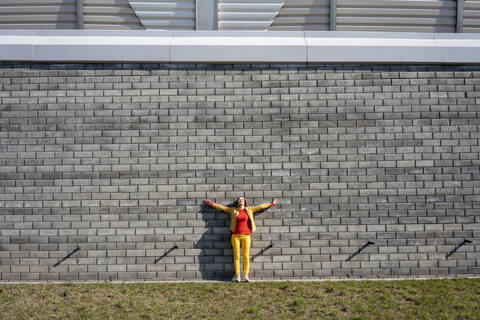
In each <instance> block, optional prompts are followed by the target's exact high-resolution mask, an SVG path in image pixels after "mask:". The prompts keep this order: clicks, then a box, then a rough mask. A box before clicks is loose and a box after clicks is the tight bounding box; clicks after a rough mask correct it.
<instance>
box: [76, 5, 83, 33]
mask: <svg viewBox="0 0 480 320" xmlns="http://www.w3.org/2000/svg"><path fill="white" fill-rule="evenodd" d="M83 28H84V27H83V0H77V29H83Z"/></svg>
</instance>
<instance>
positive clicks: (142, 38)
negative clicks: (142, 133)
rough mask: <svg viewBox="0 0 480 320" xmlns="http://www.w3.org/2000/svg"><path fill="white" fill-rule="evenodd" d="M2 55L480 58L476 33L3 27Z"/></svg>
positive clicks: (33, 58) (35, 58)
mask: <svg viewBox="0 0 480 320" xmlns="http://www.w3.org/2000/svg"><path fill="white" fill-rule="evenodd" d="M0 61H3V62H15V61H18V62H21V61H25V62H27V61H28V62H61V63H63V62H126V63H134V62H138V63H149V62H153V63H306V64H308V63H402V64H403V63H428V64H459V63H462V64H477V63H480V34H442V33H435V34H425V33H396V32H378V33H377V32H323V31H318V32H313V31H307V32H302V31H298V32H297V31H281V32H273V31H143V30H141V31H138V30H132V31H106V30H2V31H0Z"/></svg>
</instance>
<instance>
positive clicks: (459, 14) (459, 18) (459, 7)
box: [457, 0, 463, 33]
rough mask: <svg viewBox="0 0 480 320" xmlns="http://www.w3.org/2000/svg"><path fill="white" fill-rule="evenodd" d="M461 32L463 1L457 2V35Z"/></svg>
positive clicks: (458, 0)
mask: <svg viewBox="0 0 480 320" xmlns="http://www.w3.org/2000/svg"><path fill="white" fill-rule="evenodd" d="M462 32H463V0H457V33H462Z"/></svg>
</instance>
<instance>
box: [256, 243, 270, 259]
mask: <svg viewBox="0 0 480 320" xmlns="http://www.w3.org/2000/svg"><path fill="white" fill-rule="evenodd" d="M270 248H273V244H271V243H270V244H269V245H268V246H267V247H265V248H263V249H262V250H261V251H260V252H259V253H257V254H256V255H255V256H253V257H252V261H253V260H254V259H255V258H257V257H259V256H261V255H262V254H264V253H265V251H267V250H268V249H270Z"/></svg>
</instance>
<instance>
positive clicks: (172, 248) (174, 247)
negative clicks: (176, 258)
mask: <svg viewBox="0 0 480 320" xmlns="http://www.w3.org/2000/svg"><path fill="white" fill-rule="evenodd" d="M175 249H178V246H177V245H174V246H173V247H171V248H170V249H168V251H167V252H165V253H164V254H163V255H162V256H161V257H160V258H158V259H157V260H155V262H154V263H155V264H157V263H158V262H159V261H160V260H162V259H163V258H165V257H166V256H167V255H168V254H169V253H170V252H172V251H173V250H175Z"/></svg>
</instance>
